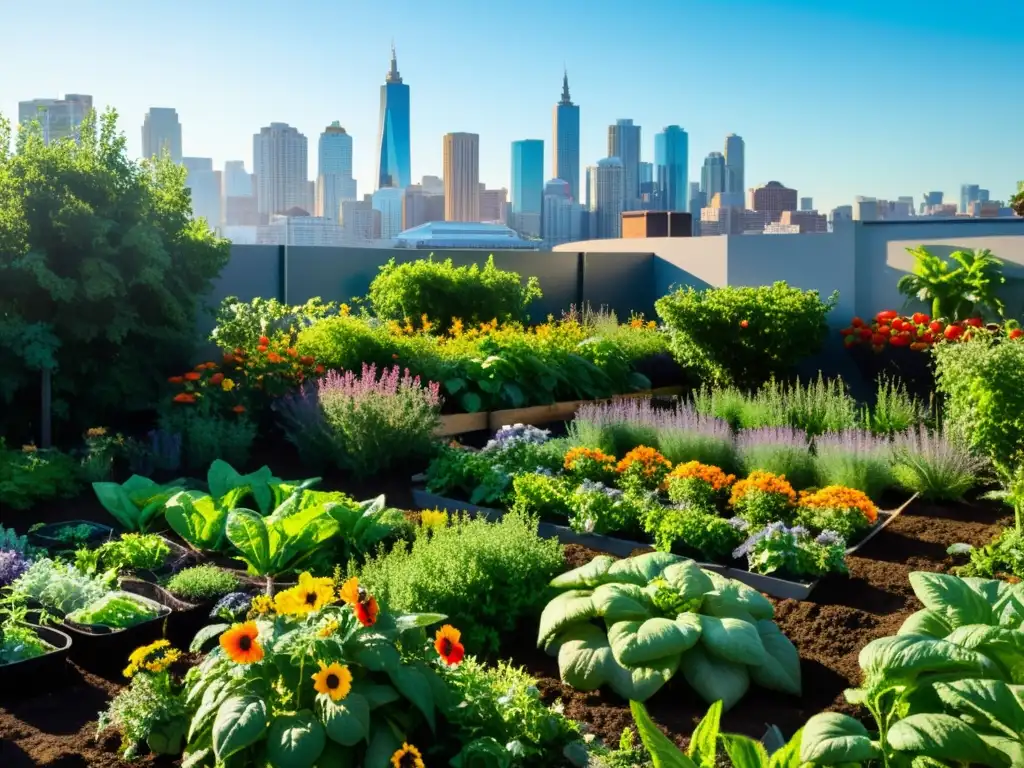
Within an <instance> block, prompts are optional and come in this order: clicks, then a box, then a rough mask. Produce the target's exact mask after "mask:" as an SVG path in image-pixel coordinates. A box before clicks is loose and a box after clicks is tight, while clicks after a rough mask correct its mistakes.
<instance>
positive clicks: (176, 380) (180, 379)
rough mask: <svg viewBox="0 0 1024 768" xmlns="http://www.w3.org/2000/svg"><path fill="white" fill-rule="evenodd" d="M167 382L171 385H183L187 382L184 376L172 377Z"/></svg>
mask: <svg viewBox="0 0 1024 768" xmlns="http://www.w3.org/2000/svg"><path fill="white" fill-rule="evenodd" d="M167 381H169V382H170V383H171V384H181V383H182V382H183V381H185V377H184V376H171V377H170V378H169V379H167Z"/></svg>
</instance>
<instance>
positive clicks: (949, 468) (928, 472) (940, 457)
mask: <svg viewBox="0 0 1024 768" xmlns="http://www.w3.org/2000/svg"><path fill="white" fill-rule="evenodd" d="M988 469H989V466H988V462H987V461H986V460H985V459H983V458H981V457H980V456H977V455H975V454H974V453H972V452H971V451H970V450H969V449H967V448H965V447H963V446H962V445H960V444H959V442H958V441H956V440H954V439H953V438H952V436H951V435H948V434H946V433H945V432H944V431H942V430H929V429H928V428H927V427H925V426H923V425H922V426H920V427H918V428H917V429H916V430H915V429H909V430H907V431H906V432H903V433H901V434H897V435H896V437H895V440H894V442H893V465H892V474H893V479H894V480H895V482H896V484H897V485H898V486H899V487H901V488H903V489H905V490H908V491H911V492H913V493H919V494H921V496H922V497H923V498H926V499H936V500H939V501H959V500H960V499H962V498H963V497H964V494H965V493H967V492H968V491H969V490H971V489H972V488H974V487H975V486H977V485H980V484H981V483H982V482H984V479H985V477H986V475H987V474H989V472H988Z"/></svg>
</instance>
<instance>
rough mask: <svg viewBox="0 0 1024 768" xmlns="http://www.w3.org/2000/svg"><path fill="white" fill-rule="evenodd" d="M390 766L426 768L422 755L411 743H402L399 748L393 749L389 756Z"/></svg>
mask: <svg viewBox="0 0 1024 768" xmlns="http://www.w3.org/2000/svg"><path fill="white" fill-rule="evenodd" d="M391 766H392V768H426V766H424V765H423V755H421V754H420V751H419V750H418V749H416V747H414V746H413V745H412V744H402V748H401V749H397V750H395V754H393V755H392V756H391Z"/></svg>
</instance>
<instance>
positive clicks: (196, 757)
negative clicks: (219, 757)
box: [181, 747, 211, 768]
mask: <svg viewBox="0 0 1024 768" xmlns="http://www.w3.org/2000/svg"><path fill="white" fill-rule="evenodd" d="M210 754H211V750H210V748H209V747H203V748H202V749H199V750H196V751H195V752H186V753H185V754H183V755H182V756H181V757H182V760H181V768H199V767H200V766H201V765H202V764H203V761H205V760H206V758H208V757H210Z"/></svg>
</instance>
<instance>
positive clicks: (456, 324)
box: [451, 317, 463, 339]
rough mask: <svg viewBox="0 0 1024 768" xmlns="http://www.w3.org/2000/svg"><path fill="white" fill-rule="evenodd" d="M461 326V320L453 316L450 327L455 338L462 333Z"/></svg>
mask: <svg viewBox="0 0 1024 768" xmlns="http://www.w3.org/2000/svg"><path fill="white" fill-rule="evenodd" d="M462 328H463V326H462V321H461V320H460V319H459V318H457V317H453V318H452V328H451V334H452V336H453V337H455V338H456V339H457V338H459V337H460V336H461V335H462Z"/></svg>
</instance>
